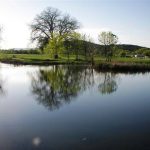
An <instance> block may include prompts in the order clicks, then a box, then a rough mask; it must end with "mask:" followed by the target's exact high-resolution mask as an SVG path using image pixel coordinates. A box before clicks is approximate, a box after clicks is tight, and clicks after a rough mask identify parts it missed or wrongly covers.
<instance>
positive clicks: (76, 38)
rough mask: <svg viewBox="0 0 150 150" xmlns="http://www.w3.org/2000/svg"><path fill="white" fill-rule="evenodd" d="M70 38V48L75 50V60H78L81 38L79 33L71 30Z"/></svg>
mask: <svg viewBox="0 0 150 150" xmlns="http://www.w3.org/2000/svg"><path fill="white" fill-rule="evenodd" d="M70 40H71V48H72V49H73V51H74V52H75V55H76V60H79V50H80V49H81V46H82V39H81V34H80V33H77V32H73V33H72V34H70Z"/></svg>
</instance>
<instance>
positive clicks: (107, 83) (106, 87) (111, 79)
mask: <svg viewBox="0 0 150 150" xmlns="http://www.w3.org/2000/svg"><path fill="white" fill-rule="evenodd" d="M103 75H104V78H103V81H102V82H101V83H100V84H99V86H98V89H99V91H100V92H101V93H102V94H111V93H113V92H116V91H117V89H118V84H117V79H118V76H117V75H116V74H114V73H109V72H106V73H103Z"/></svg>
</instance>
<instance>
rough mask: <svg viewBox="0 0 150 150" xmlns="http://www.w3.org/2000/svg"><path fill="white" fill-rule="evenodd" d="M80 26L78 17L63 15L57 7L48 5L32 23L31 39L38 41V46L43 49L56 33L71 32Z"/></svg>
mask: <svg viewBox="0 0 150 150" xmlns="http://www.w3.org/2000/svg"><path fill="white" fill-rule="evenodd" d="M79 26H80V25H79V23H78V21H77V20H76V19H74V18H72V17H70V16H69V15H63V14H62V13H61V12H60V11H59V10H58V9H56V8H52V7H48V8H47V9H45V10H44V11H43V12H42V13H41V14H39V15H37V16H36V17H35V18H34V20H33V22H32V23H31V25H30V28H31V40H32V41H33V42H34V41H36V42H37V44H38V46H39V47H40V48H41V49H43V48H44V47H45V45H46V44H48V42H49V40H51V39H53V35H54V33H57V34H59V35H60V36H62V35H64V34H70V33H72V32H73V31H74V30H76V29H78V28H79Z"/></svg>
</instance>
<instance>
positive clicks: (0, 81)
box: [0, 74, 5, 96]
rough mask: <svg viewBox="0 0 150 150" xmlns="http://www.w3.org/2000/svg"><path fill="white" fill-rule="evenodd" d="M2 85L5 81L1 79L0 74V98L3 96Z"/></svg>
mask: <svg viewBox="0 0 150 150" xmlns="http://www.w3.org/2000/svg"><path fill="white" fill-rule="evenodd" d="M4 83H5V81H4V79H3V78H2V75H1V74H0V96H3V95H5V89H4Z"/></svg>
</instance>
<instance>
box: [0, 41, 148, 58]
mask: <svg viewBox="0 0 150 150" xmlns="http://www.w3.org/2000/svg"><path fill="white" fill-rule="evenodd" d="M82 43H83V45H84V44H85V43H86V41H84V42H82ZM85 45H86V44H85ZM90 45H91V46H92V45H93V47H94V48H95V54H99V55H102V54H103V53H104V46H103V45H99V44H95V43H90ZM83 47H84V46H81V45H80V48H79V54H80V55H82V54H84V48H83ZM116 49H120V50H125V51H130V52H134V51H137V50H140V49H144V47H141V46H137V45H127V44H118V45H116ZM146 49H148V50H150V49H149V48H146ZM71 51H73V50H70V52H71ZM0 53H3V54H41V53H42V51H41V50H39V49H18V50H16V49H8V50H0ZM63 53H65V50H64V51H63Z"/></svg>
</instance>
